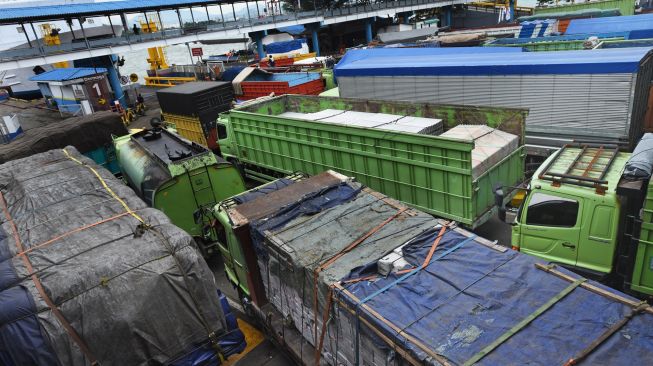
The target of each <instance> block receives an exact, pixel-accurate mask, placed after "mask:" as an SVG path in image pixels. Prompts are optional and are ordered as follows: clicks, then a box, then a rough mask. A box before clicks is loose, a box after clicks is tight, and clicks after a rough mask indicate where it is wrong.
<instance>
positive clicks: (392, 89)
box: [334, 47, 653, 153]
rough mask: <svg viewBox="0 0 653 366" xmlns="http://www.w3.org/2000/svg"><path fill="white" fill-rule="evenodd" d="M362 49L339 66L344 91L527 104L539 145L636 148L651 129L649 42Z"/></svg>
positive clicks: (530, 129) (529, 134)
mask: <svg viewBox="0 0 653 366" xmlns="http://www.w3.org/2000/svg"><path fill="white" fill-rule="evenodd" d="M488 48H490V47H488ZM360 52H361V54H360V55H358V53H359V51H355V50H354V51H350V52H348V53H347V55H346V56H345V57H344V58H343V60H342V61H341V62H340V63H338V65H337V66H336V68H335V70H334V73H335V76H336V77H337V79H338V84H339V92H340V96H342V97H358V96H360V95H365V96H366V98H372V99H380V100H404V101H412V102H431V103H452V104H454V103H455V104H462V105H468V106H477V105H486V106H495V107H514V108H527V109H529V114H528V118H527V120H526V142H527V144H530V145H533V146H536V147H538V146H545V147H552V146H553V147H558V146H561V145H562V144H564V143H567V142H570V141H571V140H573V139H582V140H586V141H591V140H593V141H597V140H600V141H609V142H613V143H619V144H622V145H624V146H625V147H628V148H632V147H634V144H635V143H636V141H637V140H638V139H639V137H640V136H641V135H642V132H643V131H642V130H643V120H644V114H645V113H646V109H647V102H648V95H649V88H650V82H651V78H652V76H653V61H652V60H651V55H652V54H653V53H652V52H651V49H649V48H627V49H605V50H591V51H567V52H510V53H507V52H496V53H484V54H482V55H480V54H478V53H476V54H475V53H470V52H469V51H466V52H455V51H452V52H451V53H449V54H448V55H446V57H430V56H428V55H424V54H423V51H419V52H417V51H413V50H411V49H405V50H402V53H403V54H402V55H397V56H396V57H388V56H387V55H386V54H384V53H379V54H377V53H376V52H375V50H374V49H371V50H364V51H360ZM350 54H352V55H351V56H349V55H350ZM481 56H482V57H481ZM531 151H532V150H531ZM547 153H548V151H547Z"/></svg>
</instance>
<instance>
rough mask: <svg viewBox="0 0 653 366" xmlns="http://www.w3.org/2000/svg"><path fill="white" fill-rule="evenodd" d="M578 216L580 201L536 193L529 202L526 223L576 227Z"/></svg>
mask: <svg viewBox="0 0 653 366" xmlns="http://www.w3.org/2000/svg"><path fill="white" fill-rule="evenodd" d="M577 217H578V201H576V200H573V199H569V198H564V197H559V196H552V195H548V194H544V193H535V194H533V196H532V197H531V200H530V202H529V203H528V210H527V211H526V224H527V225H538V226H557V227H574V226H576V219H577Z"/></svg>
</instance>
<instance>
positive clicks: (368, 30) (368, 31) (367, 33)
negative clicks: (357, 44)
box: [365, 18, 374, 43]
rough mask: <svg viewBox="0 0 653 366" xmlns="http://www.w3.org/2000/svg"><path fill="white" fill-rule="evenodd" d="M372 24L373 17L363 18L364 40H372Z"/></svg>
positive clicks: (368, 41)
mask: <svg viewBox="0 0 653 366" xmlns="http://www.w3.org/2000/svg"><path fill="white" fill-rule="evenodd" d="M372 24H374V18H369V19H366V20H365V42H367V43H370V42H372V38H373V35H372Z"/></svg>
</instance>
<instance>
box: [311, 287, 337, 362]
mask: <svg viewBox="0 0 653 366" xmlns="http://www.w3.org/2000/svg"><path fill="white" fill-rule="evenodd" d="M333 287H334V285H331V286H329V295H328V297H327V304H326V308H324V313H323V315H322V332H320V342H319V345H318V347H317V349H318V350H320V352H316V354H315V364H316V365H319V364H320V357H321V355H322V347H323V346H324V337H325V336H326V328H327V321H329V316H331V304H332V303H333Z"/></svg>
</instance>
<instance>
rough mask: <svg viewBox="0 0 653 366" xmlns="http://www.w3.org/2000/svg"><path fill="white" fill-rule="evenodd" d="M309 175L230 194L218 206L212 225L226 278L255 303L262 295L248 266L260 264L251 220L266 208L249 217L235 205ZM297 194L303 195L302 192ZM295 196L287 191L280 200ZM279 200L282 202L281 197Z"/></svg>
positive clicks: (262, 213) (282, 179) (291, 177)
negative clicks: (252, 237)
mask: <svg viewBox="0 0 653 366" xmlns="http://www.w3.org/2000/svg"><path fill="white" fill-rule="evenodd" d="M306 178H308V176H307V175H305V174H302V173H296V174H292V175H289V176H287V177H284V178H281V179H278V180H274V181H272V182H269V183H267V184H264V185H261V186H259V187H256V188H253V189H250V190H248V191H245V192H243V193H240V194H238V195H235V196H233V197H230V198H228V199H226V200H224V201H222V202H220V203H219V204H218V205H216V206H215V209H214V217H215V219H216V220H215V222H214V223H213V225H212V229H213V236H214V237H216V238H217V246H218V249H219V251H220V254H222V259H223V262H224V268H225V273H226V274H227V278H228V279H229V281H231V283H232V284H234V286H235V287H236V288H237V290H238V294H239V295H240V296H241V297H246V298H248V299H252V301H254V302H255V303H258V302H259V300H261V299H260V297H262V295H261V292H260V291H262V290H261V289H258V291H257V288H258V287H259V286H257V284H259V283H261V282H260V281H261V279H260V278H259V276H260V275H259V272H258V271H251V272H250V271H249V270H248V268H257V264H256V262H255V260H254V258H256V255H255V253H254V252H253V247H252V243H251V240H250V237H249V220H250V219H251V217H257V216H261V217H262V216H263V215H265V214H266V213H267V212H265V210H264V209H260V208H256V209H255V211H256V212H252V213H251V214H252V216H251V217H250V218H245V217H244V216H243V215H242V214H240V213H239V212H238V211H236V210H235V208H236V207H237V206H239V205H242V204H244V203H247V202H249V201H251V200H254V199H256V198H258V197H261V196H264V195H268V194H271V193H274V192H276V191H278V190H279V189H282V188H284V187H286V186H288V185H290V184H293V183H295V182H299V181H302V180H304V179H306ZM296 194H299V195H301V192H300V193H296ZM295 198H296V197H294V196H293V197H289V196H288V195H285V196H281V197H279V200H288V202H290V200H291V199H295ZM276 203H277V204H279V205H282V204H283V203H282V202H280V201H277V202H276ZM248 261H249V262H248Z"/></svg>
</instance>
